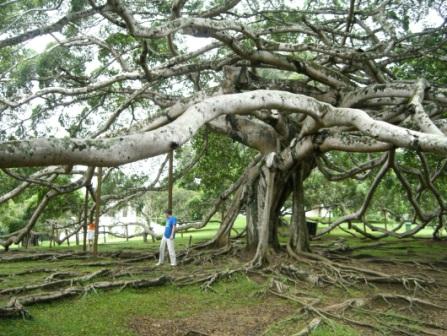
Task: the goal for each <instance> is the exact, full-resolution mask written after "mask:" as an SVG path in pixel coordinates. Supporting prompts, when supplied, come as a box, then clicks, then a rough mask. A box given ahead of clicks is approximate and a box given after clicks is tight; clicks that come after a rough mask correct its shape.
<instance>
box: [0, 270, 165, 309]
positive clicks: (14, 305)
mask: <svg viewBox="0 0 447 336" xmlns="http://www.w3.org/2000/svg"><path fill="white" fill-rule="evenodd" d="M170 280H171V279H170V278H169V277H167V276H161V277H158V278H155V279H138V280H119V281H101V282H95V283H92V284H89V285H86V286H76V287H68V288H64V289H61V290H58V291H53V292H47V293H42V294H35V295H27V296H20V297H13V298H11V300H10V301H9V302H8V303H7V304H6V306H5V307H2V308H0V318H7V317H27V318H29V317H30V315H29V314H28V313H26V314H25V315H24V312H25V311H24V308H23V306H28V305H32V304H36V303H43V302H51V301H56V300H59V299H62V298H67V297H72V296H77V295H80V294H84V293H88V292H90V291H96V290H97V289H102V290H106V289H113V288H120V289H124V288H128V287H131V288H146V287H153V286H160V285H164V284H166V283H167V282H169V281H170Z"/></svg>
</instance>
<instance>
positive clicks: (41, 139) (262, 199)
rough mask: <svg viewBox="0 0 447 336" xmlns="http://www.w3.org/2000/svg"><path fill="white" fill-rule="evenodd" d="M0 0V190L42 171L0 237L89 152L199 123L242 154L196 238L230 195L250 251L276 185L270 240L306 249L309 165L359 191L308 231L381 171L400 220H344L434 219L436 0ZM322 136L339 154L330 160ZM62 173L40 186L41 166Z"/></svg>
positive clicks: (441, 39)
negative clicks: (287, 216) (401, 205)
mask: <svg viewBox="0 0 447 336" xmlns="http://www.w3.org/2000/svg"><path fill="white" fill-rule="evenodd" d="M0 8H1V11H0V12H1V14H0V25H1V34H0V48H1V49H0V55H1V64H0V69H1V71H0V90H1V92H0V120H1V121H0V141H1V143H0V168H2V169H3V171H4V172H5V173H7V174H8V175H10V176H12V177H14V178H16V179H20V180H21V184H18V185H17V186H15V187H14V188H12V189H11V190H8V192H7V193H6V194H4V195H2V196H1V198H0V200H1V202H6V201H7V200H8V199H11V198H12V197H15V196H17V195H18V194H19V193H20V192H22V191H23V190H25V189H26V188H27V187H28V186H30V185H33V184H36V183H37V184H39V185H40V186H44V187H46V188H48V192H47V193H46V194H44V195H43V196H42V197H41V199H40V203H39V204H38V205H37V206H36V209H35V211H34V212H33V214H32V216H31V218H30V219H29V221H28V222H27V225H26V226H25V227H23V228H21V229H20V230H18V231H16V232H11V233H8V234H7V235H4V236H3V237H2V238H1V240H0V244H2V245H3V246H5V247H8V246H9V245H11V244H12V243H17V242H20V240H21V239H23V237H25V236H26V234H27V233H29V232H30V231H31V230H32V229H33V225H34V224H35V222H36V220H37V218H38V217H39V215H40V213H41V212H42V211H43V210H44V209H45V207H46V206H47V204H49V203H51V201H52V199H53V198H54V197H55V196H57V195H60V194H63V193H69V192H72V191H74V190H77V189H79V188H82V187H84V186H86V185H89V184H90V181H91V179H92V176H93V175H94V168H95V167H116V166H119V165H123V164H126V163H130V162H135V161H138V160H142V159H146V158H150V157H154V156H157V155H160V154H163V153H168V152H169V151H170V150H172V149H176V148H178V147H180V146H182V145H184V144H185V143H187V142H188V141H189V140H190V139H191V138H192V137H194V136H195V134H196V133H197V132H198V131H199V130H200V129H201V128H207V129H208V131H210V132H218V133H221V134H224V135H227V136H229V137H231V138H232V139H233V140H235V141H237V142H239V143H241V144H243V145H245V146H248V147H250V148H252V149H254V150H255V151H256V152H257V153H258V154H257V155H256V156H255V157H254V159H253V161H252V162H251V163H250V164H249V165H248V166H247V167H246V169H245V171H244V173H243V174H242V175H241V176H240V177H239V179H237V181H236V182H235V183H234V184H232V185H231V186H230V187H229V188H228V189H227V190H226V191H225V192H224V193H223V194H222V195H221V197H219V198H218V200H217V201H216V204H215V206H214V207H213V208H212V209H210V211H209V213H208V214H207V215H206V216H205V217H204V218H203V223H202V224H203V225H204V224H206V222H207V221H208V220H209V219H210V218H211V216H212V215H213V214H214V213H215V211H216V210H217V209H218V208H219V203H220V202H222V201H223V200H230V204H229V206H227V208H226V212H225V214H224V216H223V221H222V224H221V226H220V229H219V231H218V233H217V235H216V237H215V238H214V239H213V240H212V241H211V242H210V243H209V245H213V246H222V245H225V244H227V243H228V238H229V235H230V231H231V227H232V225H233V222H234V220H235V218H236V217H237V215H238V214H239V213H240V212H241V210H242V209H243V210H244V211H245V213H246V216H247V245H248V248H249V249H251V250H252V251H253V252H254V259H253V264H255V265H257V264H260V263H262V261H263V259H264V258H265V257H266V255H267V253H268V251H270V250H272V249H277V248H278V247H279V242H278V237H277V229H278V225H279V216H280V213H281V209H282V208H283V207H284V202H285V201H286V200H287V199H290V198H292V200H293V202H292V204H293V205H292V218H291V225H290V235H289V244H288V250H289V252H290V253H294V252H302V251H309V237H308V231H307V228H306V221H305V208H304V200H305V198H306V190H305V188H304V185H305V182H306V179H307V178H308V177H309V176H310V174H311V173H312V172H313V171H315V170H317V169H318V170H320V171H321V172H322V173H323V174H324V176H326V177H327V178H328V179H330V180H342V179H345V178H350V177H353V178H358V179H361V178H365V177H366V176H367V177H368V181H370V182H371V183H370V186H369V189H368V190H367V192H366V193H365V198H364V200H363V201H362V203H361V205H360V206H359V207H358V208H357V209H356V210H354V211H353V212H351V213H346V214H345V215H344V216H341V217H339V218H338V219H337V220H336V221H334V222H332V223H331V224H330V225H329V226H327V227H326V228H324V229H323V230H322V231H320V232H319V234H324V233H327V232H329V231H330V230H332V229H334V228H335V227H337V226H338V225H340V224H341V223H346V222H350V221H356V220H363V218H364V216H365V213H366V211H367V210H368V207H369V205H370V204H371V200H372V199H373V198H374V196H375V192H376V190H377V188H378V186H379V185H380V183H381V181H383V179H384V178H385V177H386V176H390V175H392V176H393V178H395V179H397V180H398V181H399V183H400V185H401V189H402V190H403V191H404V193H405V194H406V197H407V198H408V202H409V204H410V205H411V208H412V212H411V213H412V214H414V218H415V221H416V223H417V225H416V226H414V227H413V229H411V230H409V231H406V232H405V233H404V234H402V233H397V231H393V230H386V229H384V228H383V227H374V226H373V225H372V224H370V223H369V222H367V221H365V224H366V227H367V229H368V230H365V229H364V228H362V227H358V226H356V225H352V226H351V228H352V230H355V231H357V232H358V233H360V234H363V235H365V236H371V237H375V238H377V237H380V236H388V235H396V236H409V235H413V234H415V233H416V232H418V231H419V230H421V229H422V228H424V227H425V226H426V225H428V224H429V223H431V224H433V223H435V225H436V230H435V235H437V234H438V232H439V230H440V229H441V228H442V227H443V225H444V220H445V215H446V211H447V208H446V202H445V199H444V196H445V194H444V191H443V189H445V188H443V187H442V183H443V179H444V178H445V166H446V164H447V159H446V154H447V136H446V131H447V119H446V115H447V114H446V112H447V110H446V107H447V88H446V87H445V85H444V87H443V86H442V85H443V83H444V84H445V83H446V78H447V77H446V75H445V71H446V70H447V67H446V51H447V38H446V37H447V36H446V32H447V26H446V24H445V23H446V21H445V15H446V13H447V12H446V11H447V8H446V5H445V3H444V2H443V1H436V0H435V1H432V0H427V1H424V0H418V1H416V0H405V1H396V0H391V1H375V0H367V1H355V0H351V1H285V0H272V1H257V0H242V1H241V0H229V1H204V0H174V1H163V0H160V1H139V0H138V1H127V0H107V1H105V0H89V1H86V0H84V1H83V0H79V1H76V0H70V1H69V0H45V1H6V2H3V3H2V4H0ZM36 41H38V42H36ZM46 43H48V44H47V45H46V48H45V50H43V51H41V52H37V51H36V50H37V49H39V48H38V47H40V50H41V49H43V48H41V46H39V45H38V44H42V45H45V44H46ZM340 152H346V153H348V154H346V155H345V156H344V158H346V160H345V162H342V164H341V163H340V160H338V161H339V162H338V163H336V162H335V161H336V160H335V159H336V158H337V155H338V154H337V153H340ZM403 154H405V155H403ZM409 157H411V160H413V161H412V162H413V164H412V165H405V162H403V161H402V160H410V159H409ZM81 166H85V167H88V168H87V169H80V168H78V167H81ZM21 167H22V168H23V167H44V168H42V169H41V170H37V171H36V170H33V173H32V174H29V175H28V176H25V175H23V174H19V173H18V172H16V170H15V169H13V168H21ZM73 167H75V168H73ZM222 169H225V167H222ZM80 172H81V173H82V175H81V177H80V178H79V179H78V180H76V181H75V180H74V179H71V181H74V182H70V183H68V184H65V185H63V186H61V185H57V186H54V185H52V181H53V180H54V178H55V176H56V175H58V174H67V173H72V174H74V173H76V174H79V173H80ZM142 189H144V188H142ZM427 199H431V200H432V201H431V202H429V203H424V201H426V200H427ZM371 229H372V230H375V231H381V232H380V235H379V236H378V235H377V234H376V235H374V236H372V235H371V233H370V232H371Z"/></svg>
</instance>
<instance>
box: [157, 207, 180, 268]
mask: <svg viewBox="0 0 447 336" xmlns="http://www.w3.org/2000/svg"><path fill="white" fill-rule="evenodd" d="M165 215H166V226H165V232H164V234H163V238H162V239H161V243H160V257H159V259H158V263H157V266H160V265H161V264H163V262H164V259H165V250H166V245H168V252H169V259H170V260H171V266H177V262H176V260H175V248H174V238H175V226H176V225H177V218H175V216H172V210H171V209H167V210H165Z"/></svg>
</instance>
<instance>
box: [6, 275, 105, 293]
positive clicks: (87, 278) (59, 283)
mask: <svg viewBox="0 0 447 336" xmlns="http://www.w3.org/2000/svg"><path fill="white" fill-rule="evenodd" d="M110 273H111V271H110V270H108V269H102V270H99V271H96V272H93V273H90V274H87V275H84V276H80V277H76V278H71V279H62V280H55V281H50V282H44V283H41V284H37V285H27V286H22V287H14V288H6V289H3V290H1V291H0V294H2V295H4V294H9V293H15V294H17V293H23V292H29V291H33V290H36V289H46V288H54V287H62V286H65V285H70V286H73V284H77V283H82V282H86V281H90V280H92V279H93V278H97V277H101V276H106V275H109V274H110Z"/></svg>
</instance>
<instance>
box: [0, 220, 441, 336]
mask: <svg viewBox="0 0 447 336" xmlns="http://www.w3.org/2000/svg"><path fill="white" fill-rule="evenodd" d="M218 225H219V224H217V223H212V224H210V225H209V226H207V227H206V228H204V229H201V230H191V231H190V232H187V233H183V235H182V234H180V233H179V234H178V235H177V237H176V248H177V250H178V251H180V250H183V249H185V248H186V247H187V246H188V244H189V241H190V237H192V238H191V239H192V243H193V244H194V243H198V242H200V241H205V240H208V239H210V238H212V237H213V236H214V234H215V232H216V230H217V228H218ZM244 226H245V218H244V217H243V216H239V218H238V219H237V221H236V225H235V228H236V230H237V231H238V232H240V231H241V230H242V229H243V228H244ZM287 231H288V228H287V227H283V228H281V229H280V239H281V241H282V242H286V240H287ZM233 234H236V232H234V233H233ZM422 237H424V236H423V235H421V236H420V237H419V238H422ZM340 239H342V240H343V241H344V243H345V244H347V245H349V246H354V247H355V246H359V245H361V244H371V243H374V242H371V241H369V240H365V239H358V238H353V237H351V236H350V235H346V233H344V232H343V231H341V230H334V231H333V232H332V234H331V235H330V236H328V237H326V238H325V240H324V241H323V242H324V243H330V242H331V241H337V240H340ZM107 240H108V243H107V244H101V245H100V247H99V251H100V252H117V251H127V252H134V253H152V252H156V251H157V250H158V246H159V241H155V242H152V241H151V240H150V239H149V241H148V243H144V242H143V241H142V238H141V237H140V238H134V239H131V240H129V241H126V240H125V239H107ZM383 241H384V242H386V243H387V245H386V246H385V247H383V248H374V247H371V248H364V249H361V250H358V251H355V252H353V254H352V255H353V256H359V255H360V254H362V255H366V256H372V257H379V258H391V259H396V260H397V259H399V258H400V259H402V260H417V257H418V256H430V258H432V260H433V261H436V260H447V251H446V248H445V246H444V245H443V244H442V243H437V244H434V243H432V241H431V240H429V239H400V240H399V239H396V238H386V239H385V240H383ZM381 242H382V241H381ZM316 243H319V242H316ZM388 243H389V244H388ZM81 249H82V247H81V246H74V245H73V244H71V246H67V245H66V244H63V245H61V246H56V247H53V248H48V247H47V246H45V244H44V245H43V246H38V247H32V248H29V249H28V251H29V252H33V251H35V252H46V251H58V252H61V253H64V252H70V251H81ZM24 251H25V250H24ZM15 252H16V251H13V253H15ZM95 260H98V261H112V260H113V259H112V258H111V257H109V256H107V255H105V256H104V255H103V256H100V257H98V258H96V259H94V258H87V259H62V260H50V261H45V260H39V261H20V262H8V263H6V262H2V263H0V290H1V289H3V288H10V287H15V286H23V285H25V284H37V283H42V282H43V281H44V279H45V277H47V276H48V275H49V273H45V272H44V273H36V274H27V275H20V276H6V275H9V274H13V273H18V272H21V271H24V270H30V269H43V268H47V269H54V270H60V271H74V272H78V273H81V274H87V273H90V272H94V271H95V270H99V269H101V266H93V267H92V266H88V265H86V264H87V263H91V262H92V261H95ZM221 260H222V261H220V264H217V266H216V265H215V264H213V261H206V260H205V261H203V263H202V264H195V265H186V266H181V267H179V268H178V269H174V270H172V269H171V268H170V267H169V266H163V267H161V268H157V269H151V267H152V266H153V265H154V264H155V262H156V260H155V258H154V259H153V260H144V261H141V262H138V263H135V264H132V265H130V266H129V267H134V268H135V269H137V270H138V269H145V268H148V267H149V271H147V273H145V274H144V276H146V277H150V278H155V277H158V276H160V275H162V274H172V273H173V274H174V275H177V276H178V275H182V276H183V275H188V274H193V273H194V272H198V271H212V270H213V269H215V267H218V268H219V269H221V270H222V269H229V268H234V267H235V266H237V265H238V263H239V265H240V261H238V260H237V258H234V257H225V258H222V259H221ZM124 267H127V266H120V265H115V266H113V268H114V269H115V270H119V269H120V268H124ZM139 276H140V275H129V276H126V277H124V278H120V279H138V277H139ZM106 280H112V279H108V278H105V279H98V280H95V281H106ZM258 280H259V279H258ZM267 285H268V281H264V280H263V281H262V282H261V281H257V280H256V279H253V278H251V277H248V276H247V275H245V274H244V275H237V276H235V277H233V278H231V279H229V280H221V281H219V282H217V284H215V285H214V286H213V289H214V291H206V292H205V291H203V290H201V288H200V286H199V285H189V286H183V287H178V286H175V285H172V284H170V285H165V286H162V287H152V288H148V289H139V290H136V289H129V288H126V289H123V290H117V289H115V290H109V291H97V292H94V291H90V292H88V293H86V294H85V295H82V296H80V297H75V298H71V299H64V300H61V301H57V302H53V303H47V304H38V305H31V306H29V307H27V309H28V310H29V312H30V313H31V315H32V316H33V319H32V320H21V319H9V320H0V336H3V335H5V336H6V335H8V336H22V335H23V336H25V335H37V336H40V335H42V336H52V335H58V336H59V335H61V336H68V335H72V336H78V335H129V336H130V335H135V336H137V333H136V331H135V328H134V327H133V323H134V322H133V321H135V319H138V318H140V317H150V318H151V319H155V320H157V319H160V321H163V320H166V319H168V320H172V319H182V318H194V317H195V316H198V317H197V318H199V319H200V318H201V317H200V316H202V314H204V313H205V312H210V311H211V312H216V314H219V312H225V311H231V310H238V309H240V308H241V307H248V308H247V309H250V307H253V309H254V308H256V307H262V306H265V305H271V304H272V302H274V303H275V304H278V305H279V306H280V307H286V308H287V309H289V310H290V312H289V313H287V314H285V315H284V316H282V317H281V318H278V319H277V320H275V321H272V322H271V324H270V326H269V328H268V331H267V332H266V333H265V336H279V335H293V334H294V333H296V332H298V331H299V330H300V329H301V328H302V327H303V320H298V319H297V318H296V316H297V311H298V308H299V307H300V306H299V305H296V304H293V303H291V302H290V301H285V300H281V299H279V298H272V297H271V296H269V297H268V296H265V295H263V294H262V293H265V291H266V288H267ZM303 289H304V288H303ZM305 290H307V291H308V293H309V295H313V296H315V297H318V298H320V299H321V300H322V301H323V302H325V301H326V300H328V299H327V298H328V297H330V298H331V299H329V301H328V303H329V302H330V300H336V301H338V302H339V301H343V300H346V299H348V298H350V297H362V296H364V295H365V294H368V293H369V292H371V293H372V292H373V291H374V290H376V289H375V288H373V287H369V288H367V289H362V290H360V289H359V288H350V289H343V288H337V287H330V288H325V289H324V291H322V290H321V289H318V288H316V287H315V288H313V287H309V288H305ZM34 293H39V291H36V292H34ZM371 293H369V294H371ZM7 300H9V296H3V297H2V296H1V295H0V304H1V305H4V304H5V303H6V302H7ZM272 300H273V301H272ZM272 307H273V306H272ZM275 307H277V306H275ZM272 309H276V308H272ZM311 335H312V336H329V335H332V336H342V335H343V336H357V335H362V331H358V330H356V329H354V328H352V327H351V326H347V325H344V324H342V323H338V322H333V323H330V324H326V325H323V326H321V327H319V328H317V330H315V331H314V332H312V334H311Z"/></svg>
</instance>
